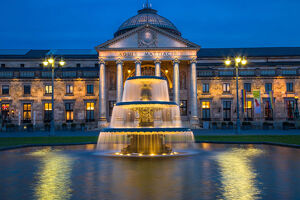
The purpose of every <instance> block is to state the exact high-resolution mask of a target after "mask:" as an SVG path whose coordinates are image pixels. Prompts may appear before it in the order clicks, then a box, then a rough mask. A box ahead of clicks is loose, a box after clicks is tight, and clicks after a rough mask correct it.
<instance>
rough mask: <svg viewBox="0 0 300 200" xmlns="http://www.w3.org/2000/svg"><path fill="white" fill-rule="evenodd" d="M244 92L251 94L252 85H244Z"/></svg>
mask: <svg viewBox="0 0 300 200" xmlns="http://www.w3.org/2000/svg"><path fill="white" fill-rule="evenodd" d="M244 90H245V91H246V92H251V83H244Z"/></svg>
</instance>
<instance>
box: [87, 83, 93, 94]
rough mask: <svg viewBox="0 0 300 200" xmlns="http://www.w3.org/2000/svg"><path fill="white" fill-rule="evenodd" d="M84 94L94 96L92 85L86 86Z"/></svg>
mask: <svg viewBox="0 0 300 200" xmlns="http://www.w3.org/2000/svg"><path fill="white" fill-rule="evenodd" d="M86 94H89V95H92V94H94V85H86Z"/></svg>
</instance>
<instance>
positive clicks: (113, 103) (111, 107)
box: [109, 101, 116, 116]
mask: <svg viewBox="0 0 300 200" xmlns="http://www.w3.org/2000/svg"><path fill="white" fill-rule="evenodd" d="M115 105H116V101H109V116H112V112H113V108H114V106H115Z"/></svg>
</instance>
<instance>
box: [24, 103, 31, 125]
mask: <svg viewBox="0 0 300 200" xmlns="http://www.w3.org/2000/svg"><path fill="white" fill-rule="evenodd" d="M23 122H24V123H30V122H31V103H24V104H23Z"/></svg>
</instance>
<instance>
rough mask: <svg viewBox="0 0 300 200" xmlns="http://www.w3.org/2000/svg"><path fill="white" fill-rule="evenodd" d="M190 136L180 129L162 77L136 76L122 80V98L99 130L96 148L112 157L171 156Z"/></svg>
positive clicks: (175, 108)
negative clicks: (108, 121) (107, 122)
mask: <svg viewBox="0 0 300 200" xmlns="http://www.w3.org/2000/svg"><path fill="white" fill-rule="evenodd" d="M193 142H194V136H193V133H192V131H191V130H190V129H188V128H183V127H182V123H181V119H180V111H179V106H178V105H177V104H176V103H175V102H171V101H170V98H169V92H168V85H167V81H166V79H165V78H162V77H156V76H137V77H131V78H128V79H127V81H126V82H125V87H124V93H123V98H122V101H121V102H118V103H117V104H116V105H115V107H114V109H113V113H112V118H111V123H110V126H109V128H106V129H103V130H102V131H101V132H100V135H99V138H98V145H97V149H98V150H101V151H105V152H106V155H116V156H146V157H147V156H172V155H178V154H179V153H178V152H175V151H174V149H175V148H176V150H178V149H179V148H180V147H182V146H186V145H189V144H192V143H193Z"/></svg>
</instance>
